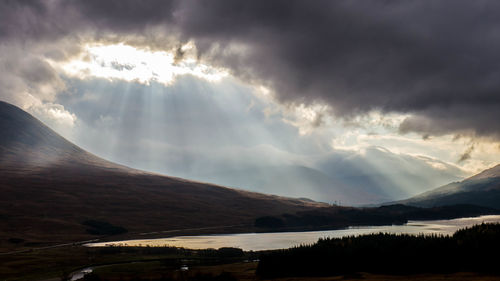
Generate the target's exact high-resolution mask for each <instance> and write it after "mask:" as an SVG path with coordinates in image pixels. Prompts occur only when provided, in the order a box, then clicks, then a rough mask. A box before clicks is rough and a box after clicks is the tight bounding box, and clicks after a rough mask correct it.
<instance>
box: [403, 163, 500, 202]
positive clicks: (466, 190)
mask: <svg viewBox="0 0 500 281" xmlns="http://www.w3.org/2000/svg"><path fill="white" fill-rule="evenodd" d="M397 203H401V204H406V205H413V206H420V207H433V206H444V205H455V204H474V205H478V206H484V207H490V208H496V209H500V165H496V166H494V167H492V168H490V169H487V170H485V171H483V172H481V173H479V174H477V175H474V176H472V177H470V178H467V179H465V180H463V181H461V182H453V183H450V184H447V185H445V186H442V187H439V188H436V189H434V190H431V191H428V192H425V193H422V194H420V195H417V196H415V197H412V198H409V199H407V200H403V201H399V202H397Z"/></svg>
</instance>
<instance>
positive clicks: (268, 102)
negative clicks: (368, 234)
mask: <svg viewBox="0 0 500 281" xmlns="http://www.w3.org/2000/svg"><path fill="white" fill-rule="evenodd" d="M499 13H500V3H498V2H497V1H457V0H453V1H451V0H450V1H434V0H433V1H425V0H424V1H355V0H354V1H290V0H287V1H234V0H225V1H220V0H213V1H201V0H200V1H194V0H187V1H165V0H149V1H132V0H122V1H114V0H110V1H95V0H86V1H84V0H82V1H79V0H71V1H70V0H68V1H63V0H46V1H30V0H24V1H9V0H6V1H0V99H1V100H4V101H7V102H10V103H13V104H16V105H18V106H20V107H21V108H23V109H25V110H27V111H28V112H30V113H32V114H33V115H35V116H36V117H38V118H40V119H41V120H42V121H44V122H45V123H46V124H48V125H49V126H50V127H51V128H53V129H55V130H56V131H57V132H59V133H61V134H62V135H63V136H65V137H66V138H68V139H70V140H71V141H73V142H75V143H76V144H78V145H80V146H81V147H83V148H85V149H87V150H89V151H90V152H92V153H95V154H97V155H99V156H101V157H104V158H106V159H109V160H112V161H116V162H119V163H122V164H126V165H128V166H131V167H136V168H140V169H145V170H150V171H154V172H160V173H165V174H168V175H173V176H182V177H187V178H191V179H196V180H203V181H211V182H216V183H219V184H224V185H230V186H236V187H240V188H247V189H251V190H257V191H262V192H269V193H275V194H282V195H288V196H297V197H310V198H313V199H316V200H322V201H328V202H335V201H341V200H342V201H343V202H345V203H352V204H362V203H370V202H375V201H377V202H378V201H384V200H392V199H399V198H404V197H407V196H411V195H414V194H416V193H419V192H422V191H424V190H427V189H429V188H432V187H436V186H438V185H441V184H445V183H447V182H449V181H453V180H458V179H460V178H463V177H466V176H469V175H471V174H473V173H476V172H478V171H481V170H483V169H485V168H488V167H491V166H492V165H495V164H498V159H500V158H499V156H500V142H499V140H500V123H499V120H500V55H499V53H498V50H499V49H500V17H498V14H499ZM332 186H333V187H332ZM355 198H357V199H355Z"/></svg>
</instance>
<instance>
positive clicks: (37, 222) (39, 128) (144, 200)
mask: <svg viewBox="0 0 500 281" xmlns="http://www.w3.org/2000/svg"><path fill="white" fill-rule="evenodd" d="M0 132H1V134H0V206H1V208H0V248H4V247H7V248H8V247H9V246H10V244H9V243H10V242H8V241H31V242H30V243H35V242H37V241H38V242H61V241H75V240H79V239H88V238H91V237H95V236H92V235H91V234H106V233H108V232H109V233H115V232H124V231H126V230H128V231H129V232H132V233H140V232H150V231H162V230H172V229H185V228H192V229H195V230H197V231H198V232H200V231H202V229H203V228H207V227H218V226H230V225H250V226H253V222H254V220H255V218H257V217H259V216H263V215H278V214H283V213H295V212H298V211H306V210H312V209H314V208H317V207H321V206H325V204H322V203H317V202H313V201H309V200H301V199H291V198H285V197H280V196H273V195H265V194H261V193H255V192H247V191H242V190H237V189H232V188H226V187H223V186H217V185H213V184H207V183H202V182H195V181H189V180H185V179H181V178H174V177H168V176H163V175H159V174H154V173H148V172H144V171H140V170H135V169H131V168H128V167H125V166H121V165H117V164H114V163H111V162H108V161H106V160H103V159H101V158H99V157H97V156H95V155H92V154H90V153H88V152H86V151H84V150H83V149H81V148H79V147H78V146H76V145H74V144H72V143H71V142H69V141H67V140H66V139H64V138H63V137H61V136H60V135H58V134H57V133H55V132H54V131H52V130H51V129H50V128H48V127H47V126H45V125H44V124H43V123H41V122H40V121H38V120H37V119H35V118H34V117H33V116H31V115H30V114H28V113H26V112H24V111H23V110H21V109H19V108H17V107H15V106H13V105H11V104H8V103H5V102H0ZM102 141H103V142H105V141H106V140H105V139H103V140H102ZM89 228H90V229H89ZM216 231H223V230H220V229H219V230H216ZM212 232H214V230H212ZM109 233H108V234H109Z"/></svg>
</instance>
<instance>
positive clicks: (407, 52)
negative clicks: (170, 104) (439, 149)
mask: <svg viewBox="0 0 500 281" xmlns="http://www.w3.org/2000/svg"><path fill="white" fill-rule="evenodd" d="M42 3H45V4H40V3H39V2H36V1H6V2H4V3H2V4H1V5H2V7H1V9H0V11H1V12H0V13H1V17H0V18H1V19H0V21H1V27H0V35H1V36H4V37H5V36H7V37H11V38H12V37H18V36H19V35H18V34H23V35H24V36H25V37H26V36H33V37H35V38H42V37H44V36H46V37H50V36H52V37H55V36H57V35H58V34H59V35H64V34H75V33H77V32H78V31H89V30H91V31H93V32H96V34H99V33H100V32H116V33H119V34H122V35H123V34H127V33H133V34H135V35H141V36H142V35H143V33H144V31H145V30H146V28H147V27H151V26H158V25H160V26H163V29H162V30H163V31H164V32H165V33H175V34H178V36H180V40H181V41H187V40H193V41H194V42H195V44H196V46H197V48H198V50H199V51H200V57H201V59H204V60H209V61H211V62H212V63H214V64H217V65H220V66H224V67H227V68H229V69H231V70H232V71H233V73H234V74H235V75H237V76H239V77H241V78H244V79H248V80H251V81H258V82H260V83H263V84H265V85H268V86H270V87H271V88H272V89H273V90H274V91H275V93H276V96H277V98H278V99H279V100H280V101H282V102H285V103H306V104H308V103H312V102H324V103H327V104H329V105H330V106H331V107H332V108H333V112H334V114H336V115H337V116H341V117H347V118H348V117H350V116H354V115H357V114H363V113H365V112H368V111H370V110H373V109H377V110H382V111H383V112H403V113H412V114H413V115H414V116H413V117H411V118H410V119H408V120H406V121H405V122H404V123H403V124H402V127H401V128H400V129H401V131H402V132H407V131H417V132H421V133H422V134H424V135H425V134H435V135H438V134H443V133H448V132H460V133H463V132H471V133H472V134H476V135H480V136H490V137H495V138H498V136H499V132H500V126H499V125H498V124H497V122H495V121H496V120H500V110H498V108H500V94H499V91H500V79H499V74H500V55H499V54H498V50H499V49H500V35H499V34H500V17H498V14H499V13H500V2H496V1H430V0H429V1H370V2H368V1H288V0H287V1H284V0H283V1H234V0H213V1H159V0H151V1H131V0H124V1H93V0H88V1H83V0H82V1H77V0H75V1H53V2H48V1H46V2H42ZM96 36H99V35H96ZM160 47H161V44H160ZM170 47H171V46H169V48H170Z"/></svg>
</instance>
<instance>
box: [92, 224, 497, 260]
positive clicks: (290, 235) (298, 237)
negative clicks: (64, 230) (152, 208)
mask: <svg viewBox="0 0 500 281" xmlns="http://www.w3.org/2000/svg"><path fill="white" fill-rule="evenodd" d="M483 222H484V223H496V222H497V223H500V215H493V216H481V217H474V218H460V219H453V220H433V221H409V222H408V223H407V224H404V225H388V226H360V227H349V228H346V229H338V230H325V231H302V232H273V233H241V234H216V235H199V236H177V237H169V238H159V239H143V240H124V241H114V242H102V243H89V244H85V246H89V247H104V246H151V247H155V246H173V247H184V248H189V249H207V248H214V249H218V248H221V247H235V248H241V249H243V250H245V251H260V250H274V249H284V248H290V247H293V246H297V245H300V244H312V243H315V242H316V241H318V239H319V238H325V237H332V238H333V237H337V238H339V237H345V236H353V235H354V236H357V235H363V234H370V233H380V232H383V233H394V234H402V233H405V234H415V235H417V234H443V235H451V234H453V233H454V232H455V231H457V230H458V229H461V228H465V227H469V226H473V225H476V224H481V223H483Z"/></svg>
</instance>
